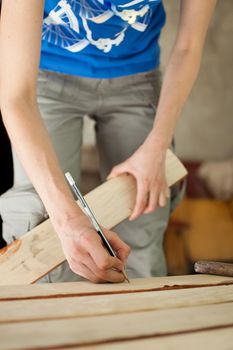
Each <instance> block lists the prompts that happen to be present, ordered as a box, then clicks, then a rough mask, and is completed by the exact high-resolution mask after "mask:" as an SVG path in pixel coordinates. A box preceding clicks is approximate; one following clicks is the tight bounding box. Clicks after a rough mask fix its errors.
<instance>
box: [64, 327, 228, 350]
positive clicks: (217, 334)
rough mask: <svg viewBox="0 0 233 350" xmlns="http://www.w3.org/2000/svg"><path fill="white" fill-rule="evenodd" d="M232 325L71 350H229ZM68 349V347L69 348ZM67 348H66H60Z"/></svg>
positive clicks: (66, 349) (65, 349)
mask: <svg viewBox="0 0 233 350" xmlns="http://www.w3.org/2000/svg"><path fill="white" fill-rule="evenodd" d="M232 344H233V327H229V328H225V329H215V330H210V331H201V332H195V333H188V334H182V335H172V336H169V337H153V338H150V339H139V340H137V341H135V340H133V341H125V342H116V343H111V344H104V345H103V344H102V345H95V346H88V347H86V346H85V347H82V346H81V347H72V349H73V350H142V349H146V350H174V349H179V350H187V349H188V350H197V349H211V350H231V349H232ZM69 349H70V348H69ZM62 350H68V348H62Z"/></svg>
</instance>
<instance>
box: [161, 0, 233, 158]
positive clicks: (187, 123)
mask: <svg viewBox="0 0 233 350" xmlns="http://www.w3.org/2000/svg"><path fill="white" fill-rule="evenodd" d="M179 3H180V1H178V0H173V1H171V0H165V1H164V4H165V7H166V11H167V25H166V27H165V29H164V31H163V34H162V37H161V47H162V59H161V61H162V68H163V69H164V67H165V64H166V61H167V58H168V54H169V51H170V48H171V46H172V44H173V41H174V37H175V31H176V26H177V21H178V15H179ZM232 40H233V1H232V0H219V1H218V2H217V7H216V9H215V12H214V16H213V18H212V20H211V23H210V28H209V31H208V35H207V39H206V45H205V49H204V54H203V60H202V64H201V69H200V74H199V77H198V79H197V82H196V84H195V86H194V89H193V91H192V94H191V96H190V98H189V100H188V102H187V104H186V106H185V108H184V110H183V112H182V115H181V118H180V120H179V122H178V126H177V129H176V142H177V152H178V155H179V156H180V157H181V158H182V159H189V160H208V159H216V160H218V159H225V158H228V157H233V136H232V135H233V68H232V65H233V41H232Z"/></svg>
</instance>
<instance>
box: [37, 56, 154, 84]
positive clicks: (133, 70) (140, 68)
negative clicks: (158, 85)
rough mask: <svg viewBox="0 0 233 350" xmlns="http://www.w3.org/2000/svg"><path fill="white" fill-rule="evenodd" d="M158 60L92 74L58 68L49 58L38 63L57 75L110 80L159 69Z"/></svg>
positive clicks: (42, 67) (101, 70)
mask: <svg viewBox="0 0 233 350" xmlns="http://www.w3.org/2000/svg"><path fill="white" fill-rule="evenodd" d="M159 64H160V62H159V60H157V61H154V60H153V61H147V62H141V63H140V64H133V65H130V66H129V65H127V66H122V67H114V68H111V67H106V68H102V69H98V71H96V72H94V71H93V70H91V69H89V71H87V70H86V71H85V72H83V71H82V70H81V69H78V68H76V69H74V65H72V69H70V65H69V66H64V67H62V68H60V67H59V65H57V66H55V65H54V62H52V61H51V60H49V57H48V56H47V57H46V58H44V59H43V61H42V62H41V63H40V69H41V70H45V71H50V72H55V73H58V74H65V75H72V76H79V77H83V78H95V79H111V78H120V77H123V76H128V75H133V74H138V73H144V72H147V71H150V70H153V69H156V68H158V67H159Z"/></svg>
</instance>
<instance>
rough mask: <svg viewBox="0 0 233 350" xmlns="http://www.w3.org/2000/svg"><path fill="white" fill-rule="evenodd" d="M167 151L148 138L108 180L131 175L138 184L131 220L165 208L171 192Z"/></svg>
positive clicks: (114, 169) (113, 171)
mask: <svg viewBox="0 0 233 350" xmlns="http://www.w3.org/2000/svg"><path fill="white" fill-rule="evenodd" d="M165 160H166V150H162V149H161V147H158V146H156V145H155V143H154V142H153V141H152V140H151V139H149V138H147V139H146V141H145V142H144V143H143V144H142V145H141V146H140V147H139V148H138V149H137V151H136V152H135V153H134V154H133V155H132V156H131V157H130V158H128V159H127V160H126V161H124V162H123V163H120V164H118V165H116V166H115V167H113V169H112V171H111V173H110V174H109V176H108V179H110V178H113V177H116V176H118V175H121V174H123V173H129V174H132V175H133V176H134V178H135V179H136V183H137V195H136V202H135V206H134V209H133V212H132V214H131V216H130V218H129V219H130V220H134V219H136V218H138V217H139V216H140V215H141V214H147V213H151V212H153V211H154V210H155V209H156V208H158V207H164V206H165V205H166V202H167V198H169V195H170V192H169V188H168V186H167V183H166V177H165Z"/></svg>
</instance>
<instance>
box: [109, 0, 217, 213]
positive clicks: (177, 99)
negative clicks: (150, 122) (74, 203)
mask: <svg viewBox="0 0 233 350" xmlns="http://www.w3.org/2000/svg"><path fill="white" fill-rule="evenodd" d="M215 4H216V0H204V1H203V0H181V6H180V20H179V25H178V30H177V36H176V40H175V43H174V46H173V48H172V51H171V54H170V59H169V62H168V65H167V68H166V72H165V76H164V81H163V85H162V90H161V94H160V99H159V104H158V108H157V112H156V117H155V123H154V127H153V129H152V130H151V132H150V134H149V135H148V137H147V139H146V141H145V142H144V144H143V145H142V146H141V147H140V148H139V149H138V150H137V151H136V152H135V153H134V154H133V155H132V156H131V157H130V158H129V159H128V160H126V161H125V162H123V163H121V164H119V165H118V166H116V167H114V168H113V170H112V172H111V174H110V177H113V176H117V175H119V174H121V173H124V172H129V173H131V174H132V175H134V176H135V178H136V180H137V188H138V190H137V199H136V205H135V208H134V211H133V214H132V216H131V219H135V218H137V217H138V216H140V215H141V214H142V213H150V212H153V211H154V210H155V209H156V208H157V207H158V206H161V207H162V206H165V204H166V197H168V195H169V192H168V188H167V184H166V180H165V157H166V150H167V148H168V147H169V146H170V144H171V140H172V136H173V133H174V128H175V125H176V121H177V119H178V117H179V115H180V112H181V110H182V108H183V106H184V104H185V102H186V100H187V98H188V95H189V93H190V91H191V88H192V86H193V84H194V81H195V79H196V77H197V73H198V71H199V66H200V61H201V56H202V51H203V46H204V41H205V37H206V33H207V29H208V25H209V21H210V18H211V15H212V13H213V10H214V7H215Z"/></svg>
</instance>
